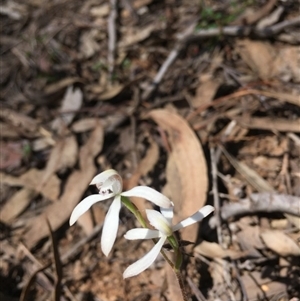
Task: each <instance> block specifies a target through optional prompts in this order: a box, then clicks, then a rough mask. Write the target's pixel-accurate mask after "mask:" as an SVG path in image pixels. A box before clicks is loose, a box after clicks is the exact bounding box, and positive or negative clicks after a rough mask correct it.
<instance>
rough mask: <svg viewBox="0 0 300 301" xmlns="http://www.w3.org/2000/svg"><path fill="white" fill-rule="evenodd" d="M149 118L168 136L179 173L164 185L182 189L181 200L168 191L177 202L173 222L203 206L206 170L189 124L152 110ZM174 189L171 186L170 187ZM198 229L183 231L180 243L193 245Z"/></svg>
mask: <svg viewBox="0 0 300 301" xmlns="http://www.w3.org/2000/svg"><path fill="white" fill-rule="evenodd" d="M148 116H149V117H150V118H152V119H153V120H154V121H155V122H156V123H157V124H158V125H159V126H160V127H161V128H162V129H163V130H165V131H166V132H167V134H168V141H169V144H170V146H171V149H172V152H171V155H170V156H169V157H170V158H171V157H172V160H174V163H175V167H176V169H177V171H178V173H177V174H176V177H175V178H174V177H173V176H172V175H173V173H172V174H171V173H170V174H168V175H167V181H168V182H172V181H176V184H175V185H179V187H181V191H180V196H178V195H176V194H174V191H172V190H171V191H170V193H171V195H169V196H170V197H171V199H172V200H173V201H174V202H176V204H175V205H176V206H175V208H177V212H176V216H175V218H174V221H175V222H178V221H180V220H182V219H184V218H186V217H187V216H189V215H191V214H193V213H194V212H196V211H197V210H199V208H201V207H203V206H204V204H205V202H206V193H207V187H208V179H207V166H206V161H205V156H204V153H203V150H202V146H201V144H200V142H199V139H198V138H197V136H196V135H195V133H194V132H193V130H192V129H191V127H190V126H189V124H188V123H187V122H186V121H185V120H184V119H183V118H182V117H181V116H179V115H178V114H177V113H173V112H172V113H171V112H169V111H167V110H153V111H151V112H150V113H149V114H148ZM172 185H174V182H173V184H172ZM197 227H198V225H197V224H195V226H194V225H193V226H191V227H189V228H188V229H187V231H186V230H183V232H182V237H183V239H186V240H190V241H193V240H194V239H195V238H196V234H197Z"/></svg>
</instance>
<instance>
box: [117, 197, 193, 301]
mask: <svg viewBox="0 0 300 301" xmlns="http://www.w3.org/2000/svg"><path fill="white" fill-rule="evenodd" d="M121 201H122V203H123V204H124V206H125V207H126V208H127V209H128V210H129V211H130V212H131V213H132V214H133V215H134V216H135V217H136V218H137V220H138V221H139V222H140V224H141V225H142V227H143V228H148V225H147V222H146V220H145V219H144V217H143V216H142V214H141V213H140V211H139V210H138V208H137V207H136V206H135V205H134V204H133V203H132V202H131V201H130V200H129V199H128V198H127V197H124V196H121ZM168 241H169V243H170V245H171V246H172V248H173V249H174V251H175V264H174V263H173V262H172V261H171V260H170V259H169V258H168V256H167V255H166V253H165V251H164V250H163V249H161V250H160V253H161V254H162V256H163V257H164V259H165V260H166V261H167V263H168V264H169V265H170V266H171V268H172V269H173V271H174V273H175V275H176V278H177V281H178V284H179V287H180V290H181V294H182V298H183V300H184V301H188V297H187V293H186V291H185V287H184V281H183V278H182V275H181V273H180V267H181V264H182V253H181V251H180V247H179V244H178V241H177V239H176V237H175V236H174V235H171V236H169V237H168ZM153 242H154V243H157V240H156V239H153Z"/></svg>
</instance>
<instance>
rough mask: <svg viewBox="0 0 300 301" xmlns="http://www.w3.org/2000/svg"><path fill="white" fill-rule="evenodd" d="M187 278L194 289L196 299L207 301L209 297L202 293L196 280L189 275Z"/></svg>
mask: <svg viewBox="0 0 300 301" xmlns="http://www.w3.org/2000/svg"><path fill="white" fill-rule="evenodd" d="M186 280H187V283H188V284H189V286H190V288H191V290H192V291H193V293H194V295H195V297H196V299H197V300H198V301H207V299H206V298H205V297H204V296H203V294H202V293H201V291H200V290H199V288H198V287H197V286H196V285H195V284H194V282H193V281H192V279H191V278H190V277H188V276H187V278H186Z"/></svg>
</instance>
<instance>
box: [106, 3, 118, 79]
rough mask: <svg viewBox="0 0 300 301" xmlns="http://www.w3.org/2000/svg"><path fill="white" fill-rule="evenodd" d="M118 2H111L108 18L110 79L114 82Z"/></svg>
mask: <svg viewBox="0 0 300 301" xmlns="http://www.w3.org/2000/svg"><path fill="white" fill-rule="evenodd" d="M117 4H118V3H117V0H110V14H109V17H108V24H107V30H108V57H107V61H108V71H109V76H110V79H111V80H112V76H113V72H114V69H115V52H116V41H117V34H116V19H117V14H118V13H117Z"/></svg>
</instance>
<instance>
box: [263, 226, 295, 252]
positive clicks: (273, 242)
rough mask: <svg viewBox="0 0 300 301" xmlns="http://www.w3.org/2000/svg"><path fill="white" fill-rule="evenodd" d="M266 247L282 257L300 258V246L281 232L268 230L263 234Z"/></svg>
mask: <svg viewBox="0 0 300 301" xmlns="http://www.w3.org/2000/svg"><path fill="white" fill-rule="evenodd" d="M260 236H261V238H262V240H263V241H264V243H265V244H266V246H267V247H268V248H269V249H271V250H272V251H274V252H275V253H277V254H279V255H280V256H300V248H299V246H298V245H297V244H296V243H295V242H294V241H293V240H292V239H291V238H290V237H289V236H287V235H286V234H285V233H283V232H282V231H279V230H266V231H264V232H263V233H261V235H260Z"/></svg>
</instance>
